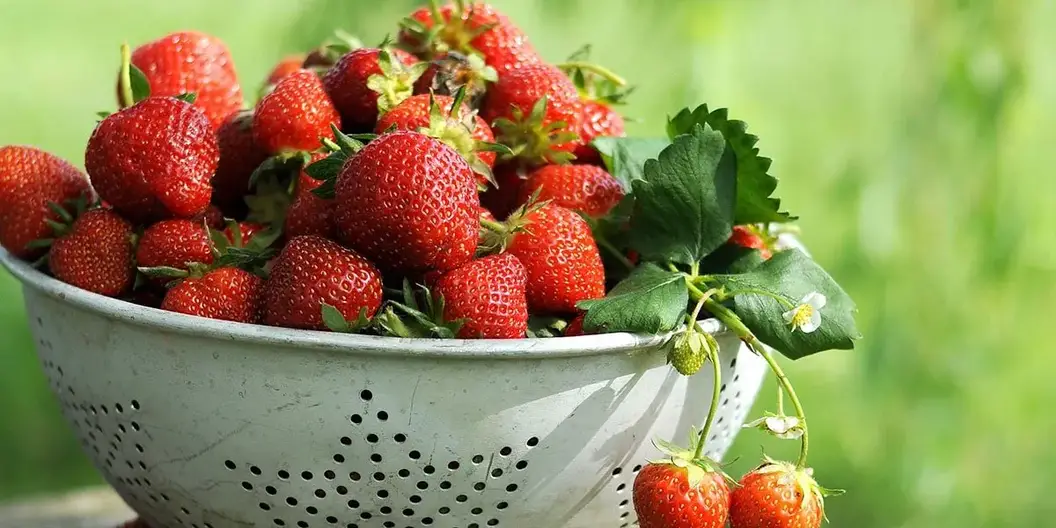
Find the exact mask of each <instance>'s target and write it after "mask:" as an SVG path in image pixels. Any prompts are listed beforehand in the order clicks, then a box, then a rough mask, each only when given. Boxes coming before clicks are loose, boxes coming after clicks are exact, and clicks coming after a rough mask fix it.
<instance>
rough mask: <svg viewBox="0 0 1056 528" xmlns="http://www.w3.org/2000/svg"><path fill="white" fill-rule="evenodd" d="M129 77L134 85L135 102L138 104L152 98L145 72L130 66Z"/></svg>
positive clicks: (133, 65) (133, 98) (133, 95)
mask: <svg viewBox="0 0 1056 528" xmlns="http://www.w3.org/2000/svg"><path fill="white" fill-rule="evenodd" d="M128 77H129V81H131V84H132V101H133V102H136V103H138V102H140V101H142V100H144V99H146V98H148V97H150V81H148V80H147V75H146V74H145V73H143V70H141V69H139V68H137V67H136V65H135V64H129V66H128Z"/></svg>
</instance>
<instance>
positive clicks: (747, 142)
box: [667, 104, 796, 224]
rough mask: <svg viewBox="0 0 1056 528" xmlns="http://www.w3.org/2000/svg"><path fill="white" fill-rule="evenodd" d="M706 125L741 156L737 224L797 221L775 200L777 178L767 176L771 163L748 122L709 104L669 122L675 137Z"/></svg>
mask: <svg viewBox="0 0 1056 528" xmlns="http://www.w3.org/2000/svg"><path fill="white" fill-rule="evenodd" d="M703 124H707V125H708V126H710V127H711V128H713V129H715V130H718V131H719V132H722V135H723V137H725V138H726V141H727V142H728V143H729V145H730V148H731V149H733V152H734V153H735V154H736V155H737V215H736V220H737V224H757V223H769V222H790V221H793V220H795V219H796V217H794V216H791V215H789V214H788V213H787V212H782V211H781V210H780V208H781V200H779V199H777V198H771V195H772V194H773V193H774V190H775V189H776V188H777V178H775V177H773V176H771V175H770V174H768V173H767V171H768V170H769V169H770V163H771V160H770V158H764V157H762V156H760V155H759V149H758V148H757V147H756V146H755V145H756V143H758V142H759V138H758V137H757V136H755V135H752V134H749V133H748V131H747V130H748V125H747V124H745V123H744V121H735V120H730V119H729V116H728V111H727V110H726V109H725V108H720V109H718V110H715V111H710V110H709V109H708V105H706V104H705V105H700V106H698V107H697V108H696V109H695V110H692V111H690V110H689V109H688V108H684V109H682V111H680V112H679V113H678V114H676V115H675V116H674V117H672V118H670V119H669V120H668V123H667V132H668V135H669V136H670V137H671V138H675V137H678V136H680V135H682V134H689V133H691V132H692V131H693V127H695V126H697V125H703Z"/></svg>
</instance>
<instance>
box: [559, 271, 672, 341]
mask: <svg viewBox="0 0 1056 528" xmlns="http://www.w3.org/2000/svg"><path fill="white" fill-rule="evenodd" d="M688 303H689V291H688V289H687V288H686V280H685V276H684V275H683V274H681V273H679V272H673V271H665V270H663V269H660V267H659V266H657V265H655V264H651V263H648V264H644V265H642V266H639V267H638V269H636V270H634V273H631V275H630V276H629V277H627V279H625V280H624V281H623V282H621V283H619V284H618V285H616V287H615V288H613V289H612V291H611V292H609V294H608V295H607V296H605V298H603V299H596V300H591V301H583V302H580V303H579V304H578V305H577V306H578V307H579V308H580V309H581V310H586V312H587V316H586V317H585V318H584V319H583V329H584V330H586V331H588V332H593V331H599V330H604V331H606V332H636V333H646V334H659V333H663V332H669V331H671V330H673V329H674V328H675V327H676V326H678V325H679V324H680V323H681V322H682V320H683V319H684V318H685V316H686V305H687V304H688Z"/></svg>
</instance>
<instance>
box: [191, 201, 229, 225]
mask: <svg viewBox="0 0 1056 528" xmlns="http://www.w3.org/2000/svg"><path fill="white" fill-rule="evenodd" d="M191 220H193V221H194V222H197V223H199V224H201V223H202V222H205V225H207V226H209V227H212V228H214V229H219V228H221V227H224V213H223V211H221V210H220V208H219V207H217V206H215V205H210V206H209V208H208V209H206V210H205V212H204V213H202V214H200V215H198V216H196V217H194V218H192V219H191Z"/></svg>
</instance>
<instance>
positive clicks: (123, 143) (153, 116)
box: [84, 97, 220, 223]
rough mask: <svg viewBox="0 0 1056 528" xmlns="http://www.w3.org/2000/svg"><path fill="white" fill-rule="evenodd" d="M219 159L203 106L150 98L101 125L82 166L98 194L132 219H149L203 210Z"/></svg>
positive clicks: (208, 198)
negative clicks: (200, 107) (201, 108)
mask: <svg viewBox="0 0 1056 528" xmlns="http://www.w3.org/2000/svg"><path fill="white" fill-rule="evenodd" d="M219 158H220V151H219V148H218V146H217V140H216V133H215V132H214V131H213V129H212V127H211V126H210V124H209V120H208V119H206V117H205V114H203V113H202V111H201V110H199V109H198V108H197V107H194V106H191V105H190V104H188V103H185V102H183V101H180V100H178V99H175V98H172V97H148V98H146V99H144V100H143V101H140V102H139V103H136V104H135V105H133V106H131V107H129V108H125V109H124V110H121V111H119V112H117V113H115V114H112V115H110V116H109V117H107V118H106V119H103V120H102V122H100V123H99V125H98V126H97V127H96V128H95V132H93V133H92V137H91V139H89V140H88V148H87V149H86V151H85V155H84V165H85V168H86V169H87V170H88V176H89V177H90V178H91V181H92V185H94V186H95V190H96V191H97V192H98V193H99V197H100V198H102V199H103V200H105V201H106V202H107V203H109V204H110V205H111V206H112V207H113V208H114V210H115V211H117V212H118V213H120V214H121V215H122V216H124V217H126V218H128V219H129V220H132V221H133V222H136V223H150V222H152V221H156V220H161V219H165V218H193V217H195V216H197V215H200V214H202V213H204V212H205V211H206V209H207V208H208V207H209V200H210V198H211V196H212V191H213V189H212V184H211V183H210V179H211V178H212V176H213V173H215V172H216V168H217V163H218V161H219Z"/></svg>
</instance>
